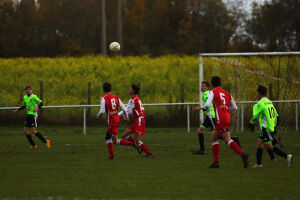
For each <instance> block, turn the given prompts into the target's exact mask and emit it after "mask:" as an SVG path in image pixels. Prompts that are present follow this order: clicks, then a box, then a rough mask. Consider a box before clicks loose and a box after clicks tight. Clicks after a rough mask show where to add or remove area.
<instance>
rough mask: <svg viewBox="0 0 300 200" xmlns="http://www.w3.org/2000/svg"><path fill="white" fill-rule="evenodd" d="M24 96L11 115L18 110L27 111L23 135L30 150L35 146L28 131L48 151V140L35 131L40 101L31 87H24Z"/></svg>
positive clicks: (40, 105) (41, 104)
mask: <svg viewBox="0 0 300 200" xmlns="http://www.w3.org/2000/svg"><path fill="white" fill-rule="evenodd" d="M25 91H26V95H25V96H24V97H23V105H22V106H21V107H20V108H18V109H15V110H14V111H13V113H16V112H18V111H20V110H23V109H25V108H26V109H27V116H26V120H25V125H24V133H25V136H26V138H27V139H28V141H29V143H30V146H29V147H30V148H31V149H36V148H37V145H36V144H35V143H34V141H33V139H32V137H31V135H30V133H29V129H31V132H32V133H33V134H34V135H35V136H36V137H38V138H39V139H40V140H41V141H42V142H43V143H44V144H46V146H47V147H48V148H49V149H50V140H46V139H45V138H44V137H43V136H42V135H41V133H39V132H38V131H37V130H36V127H37V126H38V125H37V121H36V120H37V111H38V109H39V108H41V107H42V106H43V103H42V100H40V99H39V98H38V97H37V96H36V95H34V94H32V87H31V86H30V85H28V86H26V87H25Z"/></svg>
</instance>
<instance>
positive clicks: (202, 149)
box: [193, 125, 206, 154]
mask: <svg viewBox="0 0 300 200" xmlns="http://www.w3.org/2000/svg"><path fill="white" fill-rule="evenodd" d="M205 129H206V128H205V127H204V125H201V127H200V128H198V129H197V135H198V140H199V145H200V150H198V151H195V152H193V154H205V147H204V135H203V133H204V131H205Z"/></svg>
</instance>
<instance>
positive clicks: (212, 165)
mask: <svg viewBox="0 0 300 200" xmlns="http://www.w3.org/2000/svg"><path fill="white" fill-rule="evenodd" d="M208 168H219V163H218V162H213V163H212V164H211V165H210V166H209V167H208Z"/></svg>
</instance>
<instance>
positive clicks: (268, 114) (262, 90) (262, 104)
mask: <svg viewBox="0 0 300 200" xmlns="http://www.w3.org/2000/svg"><path fill="white" fill-rule="evenodd" d="M257 92H258V99H259V101H258V103H257V104H256V105H255V106H254V107H253V118H252V119H251V121H250V123H249V128H250V129H251V130H252V131H253V130H254V126H255V123H256V121H257V120H259V126H260V130H261V131H260V133H259V135H258V140H257V152H256V164H255V165H254V166H253V168H260V167H262V164H261V163H262V153H263V143H264V146H265V148H266V149H267V150H269V151H273V152H274V153H276V154H278V155H279V156H281V157H283V158H285V159H286V161H287V164H288V167H290V166H291V165H292V159H293V155H292V154H286V153H285V152H283V151H281V150H280V149H278V148H277V147H274V146H273V145H272V141H273V136H272V135H273V134H274V130H275V126H276V122H277V116H278V114H277V111H276V109H275V108H274V106H273V103H272V102H271V101H270V100H269V99H268V98H267V97H266V95H267V88H266V87H264V86H261V85H259V86H258V89H257Z"/></svg>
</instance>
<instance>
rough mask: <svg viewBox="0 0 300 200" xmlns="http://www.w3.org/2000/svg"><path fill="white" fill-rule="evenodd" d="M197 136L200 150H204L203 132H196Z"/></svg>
mask: <svg viewBox="0 0 300 200" xmlns="http://www.w3.org/2000/svg"><path fill="white" fill-rule="evenodd" d="M198 137H199V144H200V151H205V148H204V135H203V133H200V134H198Z"/></svg>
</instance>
